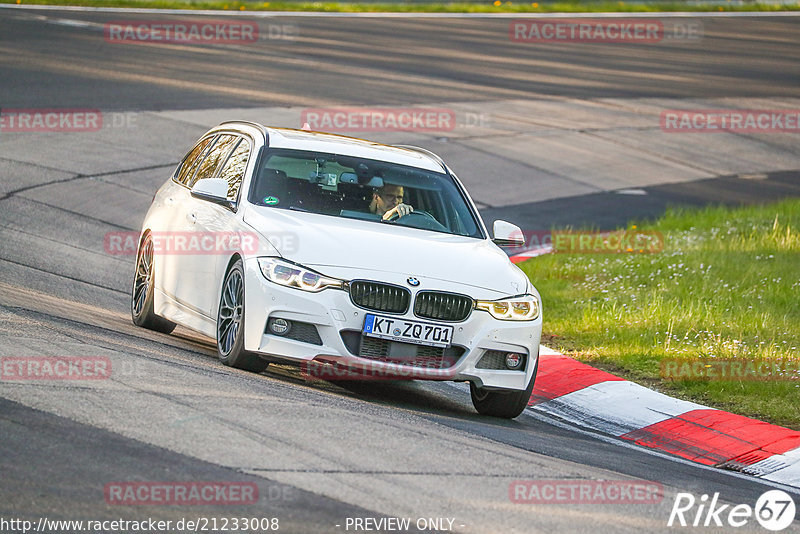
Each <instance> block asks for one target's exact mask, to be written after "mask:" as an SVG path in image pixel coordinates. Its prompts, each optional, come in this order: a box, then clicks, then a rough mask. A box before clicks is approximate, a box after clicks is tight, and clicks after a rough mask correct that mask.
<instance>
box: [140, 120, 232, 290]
mask: <svg viewBox="0 0 800 534" xmlns="http://www.w3.org/2000/svg"><path fill="white" fill-rule="evenodd" d="M217 137H218V136H217V135H209V136H206V137H204V138H202V139H201V140H200V141H198V143H197V144H196V145H195V146H194V147H193V148H192V150H190V151H189V153H188V154H187V155H186V157H184V158H183V161H182V162H181V165H180V167H179V168H178V170H177V171H176V172H175V175H174V176H173V179H172V183H171V184H170V186H169V187H168V188H167V190H166V195H165V199H164V205H163V209H162V217H161V220H162V224H161V225H160V226H159V227H158V228H153V240H154V244H155V245H156V247H155V248H156V253H157V258H156V262H157V265H158V269H157V270H156V275H157V276H158V277H159V281H158V287H159V288H160V289H161V290H162V291H163V293H164V294H166V296H167V297H168V298H169V299H171V300H174V301H179V297H178V289H179V286H180V284H181V281H182V272H181V268H182V266H183V265H182V264H183V262H182V261H181V260H182V258H181V257H180V256H179V255H178V254H177V252H178V251H177V250H176V249H175V238H176V237H178V236H183V235H185V234H186V232H188V231H191V225H190V222H189V220H188V211H187V208H188V206H187V203H188V201H189V199H190V198H191V195H190V194H189V185H188V184H189V183H190V182H191V181H192V180H193V177H194V175H195V173H196V172H197V168H198V167H199V166H200V164H201V163H202V162H203V159H204V158H205V156H206V154H207V153H208V152H209V150H211V148H212V147H213V146H214V142H215V141H216V139H217Z"/></svg>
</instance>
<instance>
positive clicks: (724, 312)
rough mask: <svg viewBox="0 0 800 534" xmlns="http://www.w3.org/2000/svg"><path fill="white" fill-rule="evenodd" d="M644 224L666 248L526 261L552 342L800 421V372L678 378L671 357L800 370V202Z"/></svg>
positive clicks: (632, 374)
mask: <svg viewBox="0 0 800 534" xmlns="http://www.w3.org/2000/svg"><path fill="white" fill-rule="evenodd" d="M634 229H636V226H634V225H631V226H630V227H629V229H628V230H634ZM638 230H645V231H658V232H661V233H662V234H663V240H664V245H665V247H664V250H663V251H662V252H657V253H652V254H647V253H645V254H633V253H622V254H550V255H547V256H543V257H539V258H534V259H532V260H529V261H527V262H525V263H523V264H521V267H522V269H523V270H524V271H525V272H526V273H527V274H528V276H529V277H530V278H531V280H532V281H533V282H534V284H535V285H536V287H537V289H539V291H540V293H541V294H542V299H543V307H544V319H545V336H544V338H543V342H544V343H545V344H547V345H549V346H552V347H553V348H556V349H560V350H561V351H562V352H564V353H566V354H571V355H573V356H574V357H576V358H577V359H579V360H581V361H584V362H587V363H590V364H592V365H595V366H598V367H602V368H605V369H607V370H609V371H611V372H614V373H616V374H619V375H622V376H624V377H626V378H628V379H630V380H633V381H637V382H639V383H642V384H644V385H647V386H650V387H654V388H655V389H659V390H661V391H664V392H666V393H669V394H672V395H677V396H679V397H683V398H687V399H691V400H694V401H696V402H699V403H702V404H706V405H708V406H712V407H716V408H720V409H724V410H728V411H731V412H734V413H739V414H741V415H747V416H751V417H755V418H759V419H764V420H767V421H770V422H773V423H776V424H781V425H784V426H789V427H791V428H795V429H800V410H798V406H800V373H799V372H792V373H789V374H788V375H786V374H785V375H783V376H779V375H776V374H774V373H773V374H770V375H769V379H767V380H719V379H709V378H692V379H687V380H684V379H680V380H673V379H664V378H663V377H662V374H663V373H662V367H661V366H662V365H663V364H666V363H667V362H670V361H674V360H676V359H678V360H679V361H681V360H690V361H692V360H694V361H696V360H697V359H703V360H707V361H709V360H713V361H718V360H720V359H726V360H727V359H735V360H734V361H735V362H740V363H744V364H746V363H748V362H750V363H755V364H759V363H769V364H772V363H780V364H782V365H784V364H786V365H788V367H790V368H791V367H792V366H794V368H795V369H797V368H798V367H797V365H798V362H800V353H798V348H800V200H796V199H793V200H785V201H783V202H780V203H777V204H771V205H765V206H755V207H742V208H735V209H732V208H722V207H712V208H707V209H703V210H697V211H694V210H671V211H669V212H667V213H666V214H665V215H664V216H663V217H662V218H661V219H659V220H658V221H656V222H655V223H652V224H647V225H644V226H642V227H640V228H639V229H637V231H638ZM715 359H716V360H715Z"/></svg>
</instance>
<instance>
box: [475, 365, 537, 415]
mask: <svg viewBox="0 0 800 534" xmlns="http://www.w3.org/2000/svg"><path fill="white" fill-rule="evenodd" d="M538 371H539V358H536V368H535V369H534V370H533V375H532V376H531V381H530V383H529V384H528V387H527V388H525V390H523V391H519V390H505V391H502V390H490V389H484V388H480V387H478V386H476V385H475V383H474V382H470V383H469V392H470V396H471V397H472V405H473V406H475V409H476V410H477V411H478V413H479V414H481V415H490V416H492V417H502V418H504V419H513V418H515V417H517V416H518V415H519V414H521V413H522V412H523V410H525V408H526V407H527V406H528V401H530V398H531V393H533V385H534V383H535V382H536V373H537V372H538Z"/></svg>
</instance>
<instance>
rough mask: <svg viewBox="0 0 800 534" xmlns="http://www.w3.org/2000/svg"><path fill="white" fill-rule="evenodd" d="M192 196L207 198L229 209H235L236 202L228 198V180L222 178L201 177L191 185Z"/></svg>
mask: <svg viewBox="0 0 800 534" xmlns="http://www.w3.org/2000/svg"><path fill="white" fill-rule="evenodd" d="M192 196H193V197H194V198H199V199H200V200H207V201H208V202H213V203H214V204H219V205H220V206H225V207H226V208H228V209H229V210H234V209H236V202H233V201H231V200H228V182H227V181H225V180H223V179H222V178H203V179H202V180H197V182H195V184H194V187H192Z"/></svg>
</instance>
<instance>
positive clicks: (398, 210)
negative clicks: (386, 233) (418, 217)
mask: <svg viewBox="0 0 800 534" xmlns="http://www.w3.org/2000/svg"><path fill="white" fill-rule="evenodd" d="M412 211H414V208H412V207H411V206H409V205H408V204H398V205H397V206H395V207H394V208H392V209H390V210H389V211H387V212H386V213H384V214H383V220H384V221H385V220H387V219H390V218H392V217H393V216H395V215H397V216H398V217H403V216H405V215H408V214H409V213H411V212H412Z"/></svg>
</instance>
